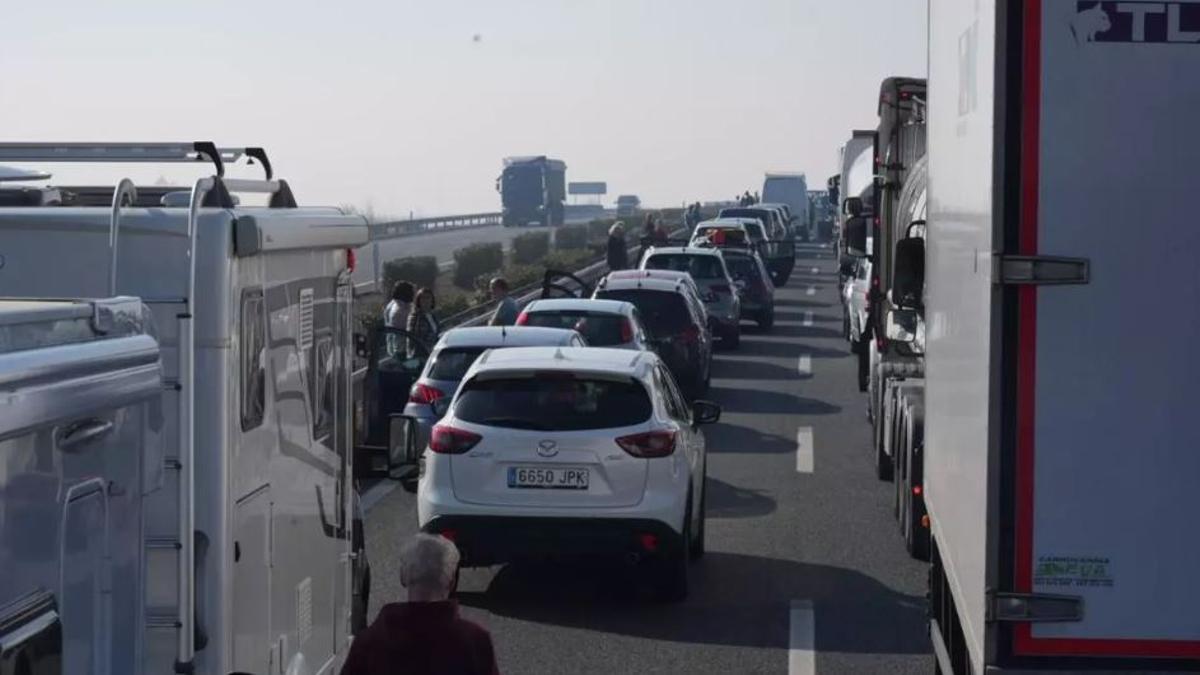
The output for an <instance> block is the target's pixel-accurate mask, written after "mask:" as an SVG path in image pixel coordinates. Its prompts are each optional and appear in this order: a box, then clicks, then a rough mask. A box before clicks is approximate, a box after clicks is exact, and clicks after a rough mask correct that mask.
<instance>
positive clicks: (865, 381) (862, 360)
mask: <svg viewBox="0 0 1200 675" xmlns="http://www.w3.org/2000/svg"><path fill="white" fill-rule="evenodd" d="M854 345H855V350H854V351H856V352H858V390H859V391H867V389H868V388H870V386H871V355H870V353H869V352H868V349H869V343H867V341H866V340H859V341H858V342H857V343H854Z"/></svg>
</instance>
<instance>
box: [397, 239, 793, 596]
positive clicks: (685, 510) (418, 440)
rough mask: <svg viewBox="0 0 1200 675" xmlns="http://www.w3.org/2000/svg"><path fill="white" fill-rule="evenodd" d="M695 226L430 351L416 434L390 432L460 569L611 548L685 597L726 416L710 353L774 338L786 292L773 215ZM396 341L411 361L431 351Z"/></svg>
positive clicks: (552, 282) (663, 588)
mask: <svg viewBox="0 0 1200 675" xmlns="http://www.w3.org/2000/svg"><path fill="white" fill-rule="evenodd" d="M693 235H694V236H693V237H692V239H691V240H689V241H687V242H684V244H683V245H668V246H657V247H654V246H651V247H647V248H646V250H644V251H643V254H642V256H641V259H640V261H639V264H638V269H632V270H619V271H613V272H610V273H609V274H607V275H605V276H604V277H603V278H601V279H600V281H599V282H597V284H596V285H595V287H594V288H592V287H590V286H589V285H588V284H586V283H584V282H582V281H581V280H579V279H577V278H574V277H571V275H561V276H564V277H571V278H572V279H573V282H574V285H575V286H577V288H568V287H567V286H566V285H565V282H563V283H559V280H557V279H554V278H553V277H554V276H555V275H559V274H560V273H550V274H548V275H547V280H546V282H545V284H544V287H543V298H542V299H540V300H535V301H533V302H531V303H529V304H528V305H526V306H525V307H524V308H523V310H522V311H521V313H520V314H519V315H518V318H517V321H516V325H514V326H507V327H487V328H455V329H452V330H450V331H447V332H446V333H445V334H444V335H443V336H442V337H441V339H440V340H439V341H438V343H437V344H436V345H434V346H433V347H432V348H431V349H430V350H429V355H428V359H427V360H426V361H425V362H424V363H423V365H422V366H421V369H420V375H419V376H418V377H416V378H415V379H414V380H413V383H412V386H411V389H410V391H409V395H408V399H407V405H406V407H405V410H404V413H403V414H402V415H399V416H396V418H394V421H397V422H399V423H401V424H403V425H405V427H406V428H411V429H412V431H411V432H409V433H396V432H395V430H394V429H393V432H392V434H391V439H390V442H391V443H396V444H399V445H400V446H403V447H400V448H395V449H392V452H393V453H396V454H399V455H402V456H412V457H414V458H415V457H416V455H417V454H421V457H422V461H421V463H420V475H419V477H418V479H417V481H416V492H417V502H418V517H419V523H420V526H421V528H422V530H424V531H426V532H431V533H438V534H441V535H443V536H446V537H447V538H450V539H452V540H454V541H455V542H456V544H457V545H458V547H459V549H460V551H461V552H462V555H463V564H464V565H467V566H480V565H490V564H495V563H502V562H508V561H511V560H515V559H521V558H526V557H542V556H548V555H553V556H558V557H561V556H572V555H586V556H590V557H596V556H609V557H612V558H614V559H621V560H624V561H626V562H627V563H633V564H635V565H636V569H638V570H640V571H644V572H645V573H646V577H647V578H648V580H649V581H650V582H651V585H652V587H653V589H654V592H655V594H656V595H657V596H658V597H660V598H661V599H663V600H668V601H677V600H682V599H683V598H685V597H686V596H687V593H688V564H689V562H690V561H691V560H694V559H695V558H697V557H699V556H701V555H703V553H704V531H705V473H706V464H707V462H706V456H707V455H706V446H705V438H704V433H703V431H702V427H703V426H704V425H706V424H710V423H713V422H716V421H718V420H719V419H720V415H721V410H720V407H719V406H718V405H717V404H715V403H712V402H709V401H705V400H703V399H702V397H703V396H704V395H705V393H706V392H707V391H708V387H709V382H710V380H711V378H712V359H713V350H714V348H715V346H716V345H718V344H719V345H721V346H722V347H724V348H730V349H732V348H736V347H737V346H738V344H739V342H740V338H741V321H742V320H744V319H749V320H753V321H755V322H757V323H758V325H759V327H760V329H761V330H769V329H770V328H771V326H772V325H773V323H774V288H775V287H774V284H773V282H772V279H771V274H770V272H769V271H768V268H767V265H766V263H765V262H764V260H763V258H762V257H761V255H760V253H759V250H760V249H759V248H757V247H755V246H754V245H753V243H754V241H755V239H756V238H764V239H765V237H766V236H767V234H766V232H765V229H764V227H763V226H762V224H761V221H759V220H757V219H743V218H737V219H733V220H723V221H707V222H705V223H701V224H700V225H699V226H698V227H697V228H696V230H695V232H694V233H693ZM556 295H561V296H565V297H555V296H556ZM393 349H395V350H396V351H397V356H396V357H395V360H397V361H398V363H400V364H408V365H409V366H410V367H412V366H413V363H412V362H413V361H414V359H413V357H414V355H416V354H418V353H419V351H420V350H419V349H418V350H416V351H415V352H414V350H412V349H409V350H407V351H403V353H400V350H399V349H398V348H397V346H396V345H393ZM406 357H407V358H406ZM418 448H419V449H420V451H421V452H420V453H418Z"/></svg>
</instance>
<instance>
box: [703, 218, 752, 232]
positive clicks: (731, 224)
mask: <svg viewBox="0 0 1200 675" xmlns="http://www.w3.org/2000/svg"><path fill="white" fill-rule="evenodd" d="M745 220H748V219H745ZM745 220H744V219H742V218H716V219H713V220H704V221H701V222H699V223H696V228H695V229H697V230H699V229H701V228H713V229H715V228H721V229H730V230H742V231H745V229H746V223H745Z"/></svg>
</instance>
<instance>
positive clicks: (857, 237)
mask: <svg viewBox="0 0 1200 675" xmlns="http://www.w3.org/2000/svg"><path fill="white" fill-rule="evenodd" d="M846 253H849V254H850V255H852V256H857V257H859V258H861V257H863V256H865V255H867V219H866V218H863V217H862V216H856V217H854V218H851V219H849V220H847V221H846Z"/></svg>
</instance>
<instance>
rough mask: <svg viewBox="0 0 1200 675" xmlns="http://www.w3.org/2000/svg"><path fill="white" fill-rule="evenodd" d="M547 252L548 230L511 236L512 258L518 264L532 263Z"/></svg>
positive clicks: (548, 249) (548, 247) (548, 244)
mask: <svg viewBox="0 0 1200 675" xmlns="http://www.w3.org/2000/svg"><path fill="white" fill-rule="evenodd" d="M549 252H550V233H549V232H527V233H525V234H520V235H517V236H516V237H514V238H513V243H512V259H513V262H514V263H516V264H518V265H532V264H533V263H536V262H538V261H540V260H541V259H542V258H545V257H546V254H547V253H549Z"/></svg>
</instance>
